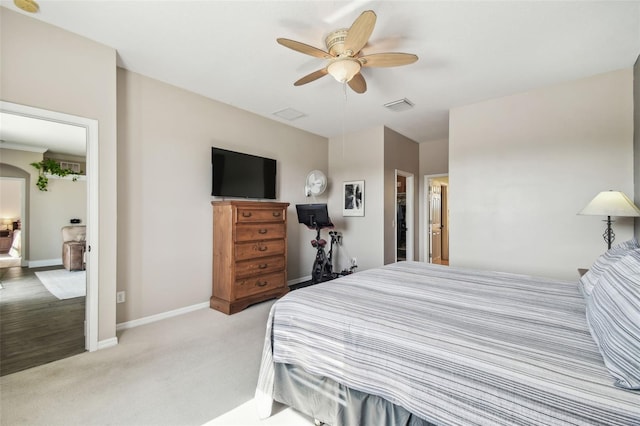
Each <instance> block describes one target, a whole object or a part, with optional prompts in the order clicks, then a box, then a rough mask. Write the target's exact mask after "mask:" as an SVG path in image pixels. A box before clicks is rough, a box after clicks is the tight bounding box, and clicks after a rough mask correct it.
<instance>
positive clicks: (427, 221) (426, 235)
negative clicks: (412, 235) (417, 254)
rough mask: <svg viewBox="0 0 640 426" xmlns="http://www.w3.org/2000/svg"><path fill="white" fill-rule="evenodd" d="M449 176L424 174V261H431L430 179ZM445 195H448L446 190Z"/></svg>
mask: <svg viewBox="0 0 640 426" xmlns="http://www.w3.org/2000/svg"><path fill="white" fill-rule="evenodd" d="M443 177H449V173H438V174H433V175H424V182H423V185H424V194H423V198H424V227H423V232H422V241H424V247H425V250H426V251H425V254H424V263H431V236H430V231H431V198H430V195H429V194H430V193H431V185H430V181H431V179H437V178H443ZM447 195H450V194H449V193H448V192H447Z"/></svg>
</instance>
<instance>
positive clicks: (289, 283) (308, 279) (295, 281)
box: [287, 275, 311, 287]
mask: <svg viewBox="0 0 640 426" xmlns="http://www.w3.org/2000/svg"><path fill="white" fill-rule="evenodd" d="M305 281H311V275H307V276H306V277H300V278H296V279H293V280H289V281H287V285H288V286H289V287H291V286H292V285H295V284H300V283H303V282H305Z"/></svg>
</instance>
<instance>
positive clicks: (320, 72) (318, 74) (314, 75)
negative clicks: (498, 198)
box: [293, 68, 328, 86]
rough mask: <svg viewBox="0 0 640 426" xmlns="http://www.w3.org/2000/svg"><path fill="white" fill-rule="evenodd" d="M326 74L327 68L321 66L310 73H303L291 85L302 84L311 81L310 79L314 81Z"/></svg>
mask: <svg viewBox="0 0 640 426" xmlns="http://www.w3.org/2000/svg"><path fill="white" fill-rule="evenodd" d="M327 74H328V71H327V69H326V68H322V69H321V70H318V71H314V72H312V73H311V74H307V75H305V76H304V77H302V78H301V79H300V80H298V81H296V82H295V83H293V85H294V86H302V85H303V84H307V83H311V82H312V81H315V80H317V79H319V78H320V77H324V76H325V75H327Z"/></svg>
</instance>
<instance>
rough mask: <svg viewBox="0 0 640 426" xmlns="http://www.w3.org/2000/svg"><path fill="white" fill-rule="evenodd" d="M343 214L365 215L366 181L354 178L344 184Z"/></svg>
mask: <svg viewBox="0 0 640 426" xmlns="http://www.w3.org/2000/svg"><path fill="white" fill-rule="evenodd" d="M342 195H343V196H342V199H343V200H344V201H343V205H342V216H364V181H363V180H354V181H350V182H344V183H343V185H342Z"/></svg>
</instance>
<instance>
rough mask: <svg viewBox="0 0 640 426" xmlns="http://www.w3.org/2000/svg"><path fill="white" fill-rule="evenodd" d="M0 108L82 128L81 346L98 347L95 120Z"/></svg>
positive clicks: (0, 105)
mask: <svg viewBox="0 0 640 426" xmlns="http://www.w3.org/2000/svg"><path fill="white" fill-rule="evenodd" d="M0 111H2V112H5V113H9V114H15V115H20V116H23V117H29V118H33V119H37V120H47V121H53V122H57V123H62V124H68V125H72V126H79V127H84V128H85V131H86V135H87V137H86V140H87V166H86V169H87V170H86V174H87V237H86V240H87V251H86V265H87V267H86V270H87V295H86V298H85V349H86V350H88V351H89V352H93V351H96V350H98V289H99V275H98V272H99V264H98V261H99V259H100V256H99V248H100V245H99V242H98V228H99V223H100V222H99V219H100V216H99V197H98V190H99V185H98V183H99V174H98V165H99V144H98V142H99V140H98V121H97V120H93V119H90V118H86V117H80V116H76V115H70V114H65V113H61V112H56V111H50V110H46V109H41V108H34V107H30V106H26V105H21V104H15V103H12V102H4V101H0Z"/></svg>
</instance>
